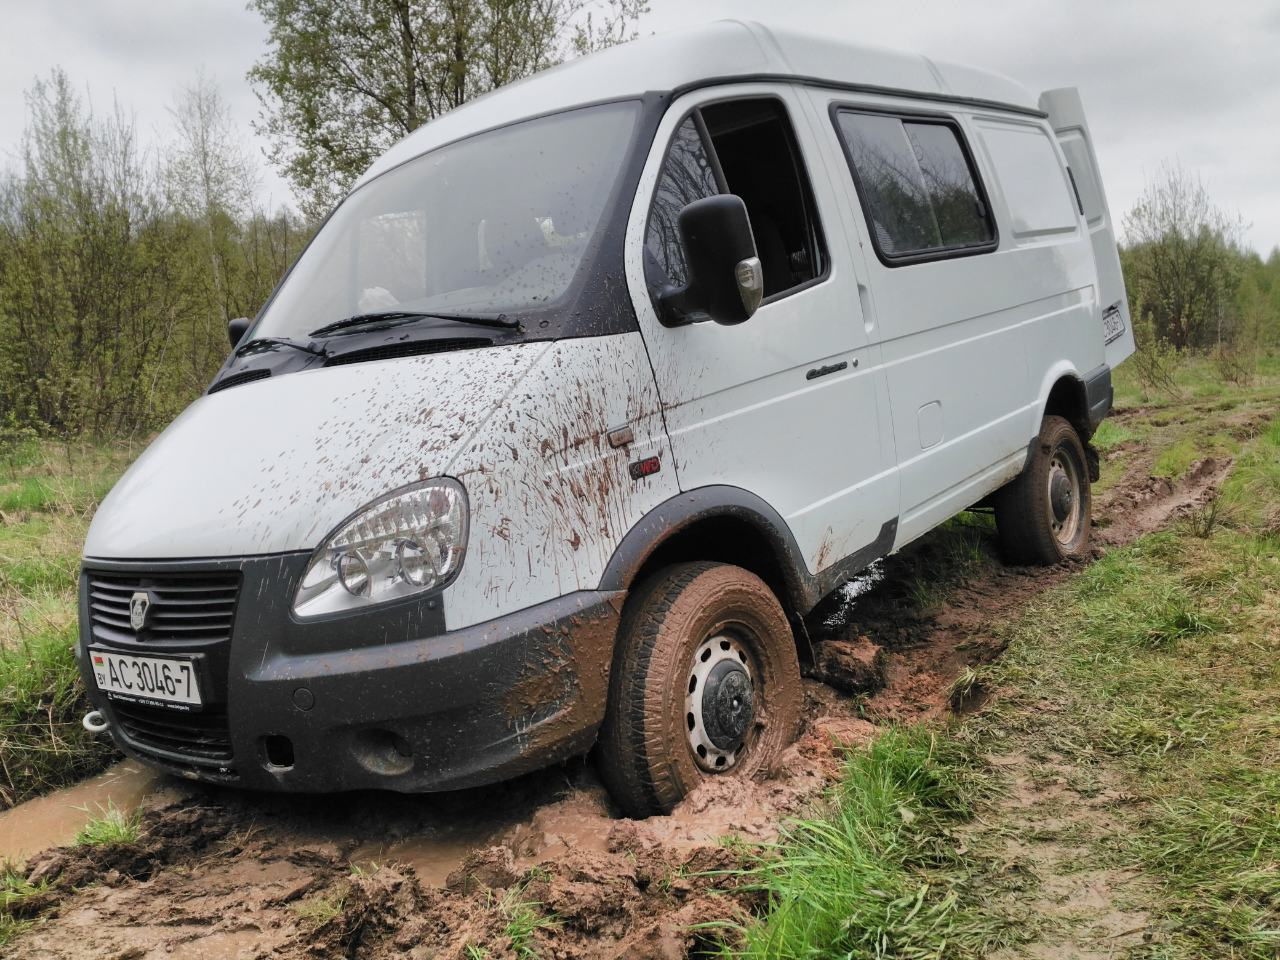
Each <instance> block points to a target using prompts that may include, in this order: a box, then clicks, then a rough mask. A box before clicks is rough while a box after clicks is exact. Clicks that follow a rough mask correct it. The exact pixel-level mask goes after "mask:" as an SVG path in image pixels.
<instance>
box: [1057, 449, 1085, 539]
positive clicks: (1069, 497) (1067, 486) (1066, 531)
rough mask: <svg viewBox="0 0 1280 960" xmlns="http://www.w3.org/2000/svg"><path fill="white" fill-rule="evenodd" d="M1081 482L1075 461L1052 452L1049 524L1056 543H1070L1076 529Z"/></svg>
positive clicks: (1079, 514)
mask: <svg viewBox="0 0 1280 960" xmlns="http://www.w3.org/2000/svg"><path fill="white" fill-rule="evenodd" d="M1080 483H1081V474H1080V472H1079V470H1078V469H1077V467H1076V465H1075V463H1074V462H1073V461H1072V460H1071V459H1070V458H1068V457H1067V456H1066V455H1064V454H1063V453H1061V452H1059V453H1055V454H1054V456H1053V459H1052V460H1050V461H1049V526H1050V527H1051V528H1052V529H1053V535H1054V537H1056V538H1057V540H1058V542H1059V543H1063V544H1068V543H1071V542H1072V541H1073V540H1074V539H1075V536H1076V534H1077V533H1078V532H1079V529H1080V524H1081V522H1082V520H1081V516H1082V514H1081V503H1082V501H1081V499H1080V496H1081V495H1080V492H1079V490H1078V487H1079V484H1080Z"/></svg>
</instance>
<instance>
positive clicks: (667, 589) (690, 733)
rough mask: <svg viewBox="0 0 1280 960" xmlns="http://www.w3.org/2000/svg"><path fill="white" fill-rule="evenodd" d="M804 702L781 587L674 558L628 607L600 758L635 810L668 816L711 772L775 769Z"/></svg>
mask: <svg viewBox="0 0 1280 960" xmlns="http://www.w3.org/2000/svg"><path fill="white" fill-rule="evenodd" d="M800 704H801V694H800V667H799V664H798V662H797V660H796V649H795V641H794V639H793V638H792V635H791V628H790V626H789V625H788V623H787V618H786V615H785V614H784V613H783V611H782V607H781V605H780V604H779V603H778V600H777V598H776V597H775V596H774V595H773V591H771V590H770V589H769V588H768V587H767V586H766V585H765V583H764V582H763V581H762V580H761V579H760V578H759V577H757V576H756V575H755V574H753V573H750V572H749V571H747V570H743V569H742V568H741V567H735V566H731V565H729V564H723V563H701V562H699V563H680V564H675V565H673V566H671V567H668V568H666V569H665V570H662V571H659V572H658V573H657V574H655V575H654V576H653V577H651V578H649V579H648V580H647V581H646V582H645V583H643V584H642V585H641V586H640V587H639V588H637V589H636V590H635V591H633V592H632V595H631V597H630V598H629V599H628V602H627V606H626V608H625V609H624V610H623V614H622V623H621V626H620V627H619V632H618V643H617V646H616V654H615V656H614V662H613V671H612V673H611V675H610V678H609V705H608V710H607V714H606V716H605V721H604V726H603V727H602V728H601V731H600V741H599V745H598V748H597V765H598V767H599V769H600V774H601V776H602V777H603V778H604V781H605V784H606V785H607V786H608V787H609V792H610V793H611V794H612V795H613V798H614V800H615V801H616V802H617V804H618V806H620V807H621V808H622V810H623V812H624V813H626V814H627V816H630V817H637V818H638V817H647V816H649V815H650V814H655V813H667V812H669V811H670V810H671V808H672V807H674V806H675V805H676V804H677V803H679V802H680V800H681V799H683V798H684V796H685V795H686V794H688V793H689V791H690V790H692V789H693V788H694V787H696V786H697V785H698V784H699V783H701V782H702V781H703V780H704V779H706V778H708V777H714V776H741V777H753V776H756V775H759V774H763V773H767V772H768V771H769V770H770V769H771V768H772V767H773V766H774V765H775V764H776V763H777V760H778V757H779V756H780V755H781V753H782V751H783V750H784V749H785V748H786V746H787V744H789V743H790V742H791V741H792V740H793V739H794V737H795V735H796V732H797V727H798V725H799V719H800Z"/></svg>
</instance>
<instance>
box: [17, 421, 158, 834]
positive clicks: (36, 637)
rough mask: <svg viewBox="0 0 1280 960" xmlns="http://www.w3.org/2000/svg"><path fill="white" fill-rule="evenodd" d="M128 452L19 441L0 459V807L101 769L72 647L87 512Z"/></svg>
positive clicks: (102, 748)
mask: <svg viewBox="0 0 1280 960" xmlns="http://www.w3.org/2000/svg"><path fill="white" fill-rule="evenodd" d="M136 452H137V449H136V447H132V446H129V445H116V446H94V445H89V444H70V445H68V444H57V445H54V444H40V443H30V444H25V445H24V446H23V447H22V448H21V449H19V450H18V451H16V452H15V453H14V454H13V455H12V456H11V457H7V458H6V459H5V461H4V462H3V463H0V809H3V808H6V807H9V806H12V805H14V804H16V803H20V802H22V801H23V800H26V799H28V798H30V797H32V796H35V795H37V794H39V793H42V792H44V791H46V790H49V789H52V788H54V787H57V786H60V785H62V784H65V783H69V782H72V781H75V780H78V779H81V778H83V777H85V776H87V775H89V774H91V773H94V772H96V771H97V770H99V769H101V768H102V767H103V766H104V765H105V764H106V762H107V761H108V760H109V758H110V757H111V756H112V751H111V749H110V747H109V746H108V745H107V744H106V743H105V741H100V740H95V739H94V738H92V737H90V736H89V735H88V734H87V733H85V732H84V731H83V730H82V729H81V727H80V717H81V716H82V715H83V713H84V711H85V709H87V706H86V702H85V699H84V693H83V689H82V686H81V681H80V677H79V674H78V672H77V670H76V665H75V658H74V656H73V648H74V645H75V640H76V583H77V578H78V575H79V568H80V552H81V548H82V546H83V544H84V535H85V531H86V530H87V528H88V524H89V519H90V517H91V516H92V514H93V511H94V509H95V508H96V507H97V504H98V502H99V501H100V499H101V497H102V496H103V495H105V493H106V491H107V490H108V489H109V488H110V486H111V484H112V483H113V482H114V481H115V478H116V477H117V476H119V474H120V472H121V471H122V470H123V469H124V466H125V465H126V464H127V463H128V462H129V460H130V459H132V457H133V455H135V454H136Z"/></svg>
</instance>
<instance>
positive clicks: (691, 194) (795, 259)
mask: <svg viewBox="0 0 1280 960" xmlns="http://www.w3.org/2000/svg"><path fill="white" fill-rule="evenodd" d="M700 121H701V122H700ZM700 127H701V128H702V129H701V130H700V129H699V128H700ZM703 131H705V134H706V135H705V136H704V135H703ZM721 192H724V193H733V194H737V195H738V196H739V197H741V198H742V200H743V202H744V203H745V204H746V207H747V215H748V217H749V218H750V220H751V232H752V234H753V235H754V237H755V242H756V252H757V254H758V255H759V257H760V262H761V265H762V266H763V268H764V283H765V286H764V295H765V297H766V298H768V297H771V296H775V295H777V294H781V293H785V292H786V291H788V290H791V289H793V288H795V287H798V286H800V285H802V284H805V283H807V282H809V281H811V280H813V279H815V278H817V277H819V276H821V275H822V273H823V272H824V271H825V269H826V265H825V256H826V255H825V251H824V249H823V245H822V234H821V230H820V228H819V226H818V220H817V215H816V212H815V210H814V202H813V193H812V190H811V189H810V186H809V181H808V179H807V178H806V176H805V172H804V168H803V165H802V164H801V162H800V152H799V147H798V145H797V144H796V141H795V136H794V134H793V132H792V129H791V123H790V121H789V120H788V118H787V114H786V110H785V108H784V107H783V105H782V103H781V102H780V101H779V100H777V99H775V98H772V97H765V98H754V99H748V100H729V101H724V102H721V103H712V104H708V105H706V106H704V107H699V108H697V109H695V110H694V111H693V113H691V114H690V115H689V116H688V117H687V118H686V119H685V120H684V122H683V123H682V124H681V125H680V127H679V128H678V129H677V131H676V133H675V135H674V136H673V137H672V140H671V146H670V147H669V148H668V152H667V157H666V160H665V161H664V163H663V168H662V174H661V176H660V177H659V179H658V185H657V188H656V189H655V191H654V197H653V205H652V207H651V208H650V211H649V223H648V227H647V230H646V234H645V278H646V281H647V283H648V285H649V288H650V290H651V292H652V293H653V294H654V295H655V296H656V295H657V294H658V293H659V292H660V291H661V290H662V288H663V287H664V286H666V285H667V284H670V285H672V286H681V285H683V284H684V283H685V282H686V281H687V280H688V272H687V269H686V266H685V257H684V251H683V249H682V247H681V243H680V232H679V226H678V223H679V216H680V211H681V210H682V209H684V207H685V206H687V205H688V204H690V203H692V202H693V201H694V200H699V199H701V198H703V197H707V196H711V195H713V194H716V193H721Z"/></svg>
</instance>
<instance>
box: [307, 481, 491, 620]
mask: <svg viewBox="0 0 1280 960" xmlns="http://www.w3.org/2000/svg"><path fill="white" fill-rule="evenodd" d="M466 549H467V495H466V493H465V492H464V491H463V489H462V485H461V484H460V483H458V481H456V480H450V479H448V478H447V477H445V478H440V479H437V480H428V481H426V482H425V483H417V484H414V485H413V486H411V487H405V488H403V489H401V490H397V491H395V492H394V493H391V494H388V495H387V496H385V497H383V498H382V499H380V500H375V501H374V502H373V503H371V504H369V506H367V507H365V508H364V509H363V510H361V511H360V512H359V513H357V514H356V515H355V516H354V517H352V518H351V519H350V520H347V521H346V522H345V523H343V524H342V526H341V527H339V528H338V529H337V530H336V531H335V532H334V533H333V535H332V536H330V537H329V539H328V541H327V542H326V543H325V544H324V545H323V546H321V547H320V549H319V550H317V551H316V552H315V554H314V555H313V556H312V557H311V562H310V563H309V564H307V572H306V573H305V574H303V576H302V583H300V584H299V585H298V593H297V596H295V597H294V598H293V612H294V613H295V614H297V615H298V616H299V617H315V616H321V615H323V614H326V613H338V612H341V611H344V610H353V609H357V608H359V607H364V606H368V605H370V604H374V603H384V602H386V601H388V600H398V599H400V598H401V597H410V596H413V595H414V594H415V593H422V592H423V591H426V590H431V589H433V588H437V587H443V586H444V585H445V584H447V583H448V582H449V581H450V580H452V579H453V577H454V575H455V574H457V572H458V568H459V567H460V566H462V557H463V554H464V553H465V552H466Z"/></svg>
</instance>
